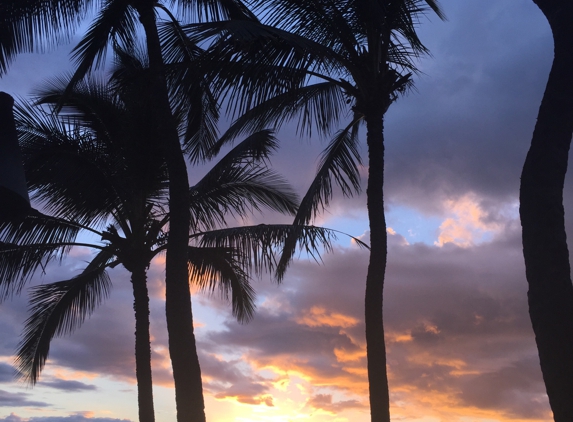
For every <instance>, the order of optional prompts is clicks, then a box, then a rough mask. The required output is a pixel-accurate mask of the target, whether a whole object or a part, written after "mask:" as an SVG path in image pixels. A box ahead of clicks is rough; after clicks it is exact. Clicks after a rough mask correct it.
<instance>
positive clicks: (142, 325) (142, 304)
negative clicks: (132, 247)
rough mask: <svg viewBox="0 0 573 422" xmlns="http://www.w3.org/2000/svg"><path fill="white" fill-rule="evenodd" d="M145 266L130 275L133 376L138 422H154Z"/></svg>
mask: <svg viewBox="0 0 573 422" xmlns="http://www.w3.org/2000/svg"><path fill="white" fill-rule="evenodd" d="M145 272H146V265H145V263H144V264H143V265H140V266H139V267H138V268H137V269H136V270H134V271H133V272H132V273H131V283H132V284H133V298H134V300H133V310H134V311H135V376H136V378H137V401H138V405H139V422H154V421H155V413H154V410H153V382H152V378H151V346H150V344H151V340H150V337H149V294H148V292H147V275H146V273H145Z"/></svg>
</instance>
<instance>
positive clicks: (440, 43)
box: [0, 0, 573, 422]
mask: <svg viewBox="0 0 573 422" xmlns="http://www.w3.org/2000/svg"><path fill="white" fill-rule="evenodd" d="M441 5H442V7H443V9H444V11H445V13H446V15H447V17H448V21H446V22H442V21H440V20H439V19H438V18H436V17H433V16H432V17H430V19H429V20H426V19H423V21H422V25H421V27H420V31H419V32H420V36H421V38H422V40H423V42H424V43H425V44H426V46H427V47H428V48H429V49H430V51H431V52H432V57H428V58H424V59H422V60H421V61H420V63H419V66H420V69H421V71H422V74H421V75H419V76H418V77H417V78H416V87H417V89H416V91H414V92H412V93H411V94H410V95H409V96H408V97H406V98H403V99H400V100H399V101H398V102H397V103H396V104H394V105H393V106H392V107H391V109H390V111H389V112H388V113H387V115H386V148H387V149H386V158H387V161H386V173H385V174H386V188H385V193H386V204H387V210H386V211H387V220H388V226H389V228H388V232H389V252H388V268H387V276H386V290H385V309H384V317H385V322H386V341H387V347H388V364H389V376H390V391H391V400H392V409H391V413H392V416H393V420H395V421H401V422H502V421H503V422H509V421H511V422H525V421H528V422H539V421H550V420H551V412H550V410H549V405H548V402H547V397H546V395H545V392H544V385H543V383H542V379H541V372H540V370H539V364H538V358H537V353H536V348H535V343H534V338H533V332H532V329H531V325H530V322H529V317H528V313H527V301H526V292H527V283H526V281H525V272H524V265H523V257H522V253H521V232H520V224H519V219H518V203H517V197H518V189H519V176H520V172H521V167H522V165H523V162H524V159H525V154H526V152H527V149H528V146H529V142H530V139H531V134H532V131H533V127H534V124H535V119H536V115H537V109H538V107H539V103H540V100H541V96H542V94H543V89H544V87H545V83H546V80H547V76H548V73H549V69H550V66H551V60H552V48H553V46H552V40H551V33H550V31H549V26H548V25H547V22H546V21H545V18H544V17H543V15H542V14H541V12H540V11H539V9H538V8H537V7H536V6H535V5H534V3H533V2H532V1H531V0H465V1H456V0H441ZM68 51H69V47H62V48H60V49H58V50H57V51H55V52H51V53H49V54H44V55H25V56H21V57H20V58H19V59H18V60H17V61H16V62H15V63H14V64H13V65H12V67H11V69H10V71H9V73H8V74H7V75H5V76H3V77H2V78H1V79H0V90H1V91H6V92H8V93H10V94H12V95H14V96H22V97H25V96H26V95H27V94H29V93H30V92H31V91H32V89H33V88H34V87H37V86H38V84H39V83H40V82H41V81H42V80H44V79H45V78H46V77H49V76H54V75H58V74H60V73H61V72H62V70H65V69H66V68H68V67H69V66H67V65H66V63H67V60H68V56H67V53H68ZM294 132H295V131H294V129H293V128H290V127H285V128H283V130H281V132H280V133H279V134H278V138H279V140H280V141H281V145H282V146H281V150H280V151H279V152H277V154H275V156H274V158H273V164H274V165H275V168H276V169H277V170H278V171H279V172H281V173H282V174H283V175H284V176H285V177H286V178H287V179H288V180H289V181H290V182H291V184H292V185H293V186H294V187H295V188H296V189H297V190H298V191H299V192H300V193H302V192H303V191H304V189H305V187H306V186H307V185H308V183H309V181H310V179H311V178H312V176H313V174H314V171H315V166H316V164H317V160H316V157H317V155H318V154H319V152H320V150H321V149H322V148H323V147H324V143H322V144H321V140H320V139H318V138H317V139H310V140H309V139H307V138H303V139H301V138H299V137H297V136H296V135H295V133H294ZM362 152H363V153H364V154H365V153H366V150H365V148H363V149H362ZM361 171H362V174H363V176H365V175H366V173H367V169H365V168H363V169H362V170H361ZM203 172H204V169H193V168H191V169H190V179H191V181H192V183H193V181H197V180H198V179H199V178H200V177H201V175H202V174H203ZM364 180H365V179H364ZM572 182H573V181H572V180H571V177H569V178H568V180H567V181H566V193H565V202H566V204H565V206H566V210H573V195H572V193H573V191H572V188H571V186H572V184H573V183H572ZM365 201H366V198H365V194H364V193H363V194H362V195H360V196H357V197H354V198H350V199H346V198H343V197H342V196H340V195H338V196H336V197H335V199H334V200H333V202H332V204H331V207H330V208H329V210H328V211H327V212H326V213H324V214H323V215H322V216H321V218H320V219H319V220H318V221H317V222H316V223H317V224H320V225H324V226H326V227H332V228H335V229H338V230H342V231H345V232H347V233H351V234H353V235H355V236H360V237H361V238H363V239H364V240H365V241H368V221H367V219H366V213H365ZM571 215H573V212H570V211H569V212H568V214H567V215H566V218H567V225H568V231H569V233H573V220H572V219H571ZM287 221H289V219H288V218H286V217H284V216H278V215H274V214H265V215H262V216H261V215H254V216H253V218H252V220H250V221H247V222H246V223H255V224H259V223H260V222H287ZM72 255H73V256H71V257H70V258H69V259H66V260H65V261H64V262H63V264H62V265H58V263H52V264H50V265H49V266H48V268H46V274H45V275H43V276H42V275H41V274H38V276H37V277H36V279H35V283H48V282H53V281H59V280H62V279H67V278H69V277H71V276H73V275H75V274H77V271H78V270H79V269H81V268H83V265H85V261H86V260H88V259H89V258H90V251H89V250H87V249H77V250H74V251H73V253H72ZM367 260H368V253H367V252H366V251H365V250H362V249H359V248H358V247H357V246H356V245H355V244H353V243H352V242H351V241H350V240H349V239H347V238H344V237H343V236H340V237H339V238H338V242H337V243H336V245H335V248H334V251H333V252H332V253H330V254H326V255H323V262H322V263H320V264H317V263H316V262H314V261H308V260H306V259H305V258H304V257H301V258H300V259H299V260H297V261H295V262H294V264H293V265H292V266H291V268H290V269H289V272H288V273H287V276H286V278H285V280H284V282H283V283H282V284H281V285H280V286H277V285H276V284H275V283H274V282H273V281H272V280H271V278H270V277H269V276H266V277H262V278H261V279H260V280H257V281H256V282H255V283H254V286H255V288H256V290H257V295H258V296H257V297H258V301H257V303H258V309H257V313H256V316H255V318H254V320H253V321H252V322H251V323H249V324H246V325H240V324H238V323H237V322H236V321H235V320H234V319H233V318H232V316H231V314H230V305H229V304H228V303H226V302H225V301H222V300H220V299H219V298H218V297H217V296H209V295H206V294H203V293H201V292H194V294H193V311H194V317H195V324H196V335H197V338H198V347H199V355H200V362H201V368H202V371H203V381H204V392H205V398H206V412H207V418H208V420H209V421H210V422H227V421H237V422H250V421H253V422H259V421H261V422H262V421H268V422H299V421H301V422H302V421H312V422H346V421H348V422H366V421H368V420H369V409H368V403H367V382H366V362H365V340H364V324H363V315H362V314H363V296H364V287H365V276H366V266H367ZM163 277H164V272H163V262H162V261H161V258H160V259H158V260H157V261H155V262H154V264H153V265H152V267H151V269H150V274H149V283H150V289H151V295H152V304H151V306H152V309H151V319H152V327H151V330H152V342H153V344H152V349H153V371H154V372H153V377H154V384H155V390H154V395H155V403H156V420H157V421H158V422H171V421H174V420H175V416H174V415H175V401H174V394H173V388H172V381H171V373H170V361H169V356H168V353H167V347H166V344H167V336H166V328H165V321H164V302H163V294H164V288H163ZM112 279H113V284H114V287H113V290H112V292H111V296H110V298H109V299H108V300H107V301H106V302H105V303H104V304H103V305H102V306H101V307H100V308H98V309H97V310H96V311H95V312H94V314H93V316H92V317H91V319H90V320H88V321H87V322H86V323H85V324H84V325H83V326H82V327H81V328H80V329H78V330H77V331H76V332H74V333H73V334H72V335H71V336H67V337H63V338H57V339H56V340H55V341H54V342H53V343H52V349H51V353H50V357H49V360H48V362H47V365H46V367H45V370H44V372H43V374H42V377H41V380H40V382H39V383H38V384H37V385H36V386H35V387H34V388H29V387H28V386H26V385H25V384H22V383H21V382H18V381H14V378H13V368H12V363H13V360H14V357H13V353H14V351H15V349H16V345H17V343H18V341H19V335H20V332H21V329H22V326H23V323H24V321H25V319H26V302H27V297H26V295H25V294H22V296H21V297H16V298H14V299H13V300H11V301H6V302H4V303H2V304H0V422H25V421H29V422H63V421H66V422H86V421H88V422H112V421H120V420H121V421H133V422H135V421H136V420H137V397H136V386H135V380H134V376H135V375H134V357H133V352H134V336H133V332H134V317H133V310H132V292H131V285H130V283H129V277H128V275H127V272H126V271H125V270H123V269H121V268H116V269H114V270H113V271H112Z"/></svg>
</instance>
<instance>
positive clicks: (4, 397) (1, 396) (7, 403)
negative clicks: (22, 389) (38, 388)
mask: <svg viewBox="0 0 573 422" xmlns="http://www.w3.org/2000/svg"><path fill="white" fill-rule="evenodd" d="M29 396H30V394H26V393H10V392H8V391H4V390H0V407H46V406H49V404H48V403H45V402H41V401H35V400H30V399H29V398H28V397H29Z"/></svg>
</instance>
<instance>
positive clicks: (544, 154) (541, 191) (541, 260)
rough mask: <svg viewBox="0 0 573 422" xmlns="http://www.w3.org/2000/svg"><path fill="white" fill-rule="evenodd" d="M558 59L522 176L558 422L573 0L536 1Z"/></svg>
mask: <svg viewBox="0 0 573 422" xmlns="http://www.w3.org/2000/svg"><path fill="white" fill-rule="evenodd" d="M535 3H536V4H537V5H538V6H539V7H540V8H541V10H542V11H543V13H544V14H545V16H546V17H547V19H548V20H549V23H550V25H551V29H552V31H553V39H554V42H555V57H554V61H553V66H552V68H551V73H550V75H549V80H548V82H547V87H546V89H545V93H544V95H543V100H542V102H541V107H540V108H539V114H538V117H537V124H536V125H535V130H534V132H533V139H532V141H531V147H530V149H529V152H528V154H527V158H526V160H525V165H524V167H523V172H522V175H521V188H520V209H519V211H520V217H521V225H522V228H523V256H524V259H525V267H526V276H527V281H528V283H529V291H528V300H529V315H530V317H531V322H532V325H533V331H534V332H535V340H536V343H537V348H538V351H539V360H540V364H541V371H542V373H543V380H544V382H545V386H546V389H547V395H548V396H549V403H550V405H551V409H552V410H553V415H554V418H555V421H558V422H561V421H563V422H564V421H568V422H570V421H572V420H573V400H572V397H573V285H572V284H571V271H570V264H569V251H568V249H567V242H566V234H565V221H564V209H563V185H564V179H565V173H566V171H567V160H568V153H569V147H570V144H571V135H572V133H573V26H572V25H571V22H573V2H571V1H563V0H535Z"/></svg>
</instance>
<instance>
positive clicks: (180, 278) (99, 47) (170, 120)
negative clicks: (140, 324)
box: [0, 0, 252, 422]
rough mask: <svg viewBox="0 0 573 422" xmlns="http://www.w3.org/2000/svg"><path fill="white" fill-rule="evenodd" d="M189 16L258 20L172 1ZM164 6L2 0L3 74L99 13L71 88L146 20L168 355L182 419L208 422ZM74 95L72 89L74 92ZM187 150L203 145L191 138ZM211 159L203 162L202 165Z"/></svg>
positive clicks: (242, 12) (223, 2)
mask: <svg viewBox="0 0 573 422" xmlns="http://www.w3.org/2000/svg"><path fill="white" fill-rule="evenodd" d="M170 3H171V4H173V5H177V6H178V7H179V9H180V10H181V11H182V12H183V15H189V14H192V13H193V12H194V11H195V12H197V15H199V16H203V15H205V16H209V17H215V18H218V17H238V18H252V15H250V14H249V12H248V11H247V9H245V8H244V7H243V6H242V4H241V3H240V1H239V0H179V1H171V2H170ZM157 7H159V8H163V9H165V10H166V8H165V6H163V5H162V4H160V3H158V2H156V1H153V0H105V1H104V0H1V1H0V34H1V35H2V36H1V37H0V74H1V73H2V72H4V71H5V70H6V69H7V67H8V65H9V62H10V60H11V59H12V58H13V57H14V55H15V54H17V53H18V52H21V51H35V50H36V49H38V48H40V49H41V48H43V47H45V46H46V42H51V43H56V42H58V41H60V40H62V39H67V37H69V35H70V34H72V33H73V32H74V30H75V29H77V27H78V25H79V24H80V23H81V22H82V20H83V19H84V18H85V17H86V15H87V14H88V12H89V11H91V10H97V11H98V14H97V16H96V18H95V20H94V21H93V23H92V25H91V27H90V28H89V30H88V31H87V33H86V34H85V36H84V37H83V38H82V40H81V41H80V43H79V44H78V45H77V47H76V48H75V49H74V55H73V57H74V59H75V60H76V62H77V71H76V73H75V74H74V77H73V78H72V81H71V84H70V88H69V89H71V87H73V85H74V84H76V83H78V82H79V81H80V80H81V79H82V78H83V76H84V75H85V74H86V73H87V72H88V71H89V70H90V69H91V68H92V67H93V66H94V65H98V64H100V63H101V62H103V61H104V60H103V59H104V57H105V54H104V53H105V49H106V46H107V45H108V44H109V42H110V41H111V40H116V41H121V42H123V43H125V44H127V45H130V44H132V43H133V40H134V39H135V33H136V28H137V22H140V23H141V25H142V27H143V30H144V32H145V35H146V50H147V54H148V57H149V72H150V74H151V77H150V79H149V84H148V86H147V88H146V91H145V92H146V93H147V95H148V97H147V98H148V99H149V101H148V103H153V104H154V111H155V117H156V124H157V125H158V133H159V136H160V137H159V142H158V144H159V146H160V152H161V154H162V155H163V157H164V159H165V163H166V164H167V170H168V173H169V181H170V183H169V209H170V228H171V232H170V233H171V234H170V236H169V237H168V238H167V245H168V247H167V253H166V295H167V298H166V305H165V308H166V316H167V329H168V334H169V350H170V356H171V362H172V366H173V376H174V380H175V390H176V404H177V420H178V421H179V422H195V421H197V422H203V421H204V420H205V414H204V407H205V405H204V400H203V392H202V383H201V370H200V367H199V360H198V358H197V351H196V344H195V335H194V332H193V317H192V311H191V296H190V293H189V288H188V285H187V279H188V268H187V242H188V239H187V235H188V232H189V227H190V218H191V216H190V213H189V195H188V192H189V183H188V178H187V169H186V164H185V159H184V156H183V154H182V151H181V145H180V139H179V136H178V133H177V130H176V125H175V122H174V116H173V113H172V111H171V109H170V104H169V97H168V91H167V83H166V80H165V73H164V68H163V58H162V52H161V48H160V41H159V36H158V33H157V23H156V13H155V9H156V8H157ZM68 91H69V90H68ZM184 141H185V142H186V143H188V144H193V143H194V142H201V137H192V136H191V137H189V138H187V139H185V140H184ZM204 158H205V157H202V156H199V157H197V159H198V160H201V159H204Z"/></svg>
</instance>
